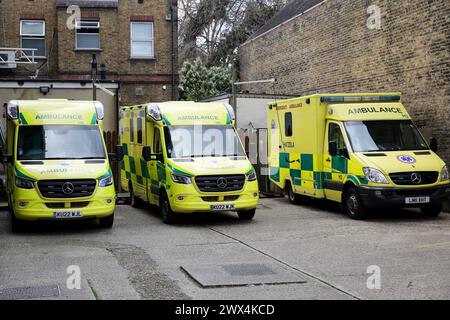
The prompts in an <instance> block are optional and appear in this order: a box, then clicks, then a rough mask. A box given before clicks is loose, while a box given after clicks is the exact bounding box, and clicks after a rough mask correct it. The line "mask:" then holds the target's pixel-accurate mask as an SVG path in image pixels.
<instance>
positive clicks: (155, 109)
mask: <svg viewBox="0 0 450 320" xmlns="http://www.w3.org/2000/svg"><path fill="white" fill-rule="evenodd" d="M147 114H148V115H149V116H150V117H152V118H153V119H155V120H156V121H160V120H161V119H162V117H161V110H159V106H158V105H157V104H155V103H150V104H148V105H147Z"/></svg>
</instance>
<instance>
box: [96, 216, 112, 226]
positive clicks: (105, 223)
mask: <svg viewBox="0 0 450 320" xmlns="http://www.w3.org/2000/svg"><path fill="white" fill-rule="evenodd" d="M98 223H99V225H100V228H104V229H111V228H112V226H113V224H114V213H113V214H111V215H109V216H107V217H104V218H99V219H98Z"/></svg>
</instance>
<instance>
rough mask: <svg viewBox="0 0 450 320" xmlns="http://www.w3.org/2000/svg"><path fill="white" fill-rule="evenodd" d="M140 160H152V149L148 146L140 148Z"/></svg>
mask: <svg viewBox="0 0 450 320" xmlns="http://www.w3.org/2000/svg"><path fill="white" fill-rule="evenodd" d="M142 158H143V159H144V160H145V161H150V160H152V149H151V148H150V147H149V146H145V147H144V148H142Z"/></svg>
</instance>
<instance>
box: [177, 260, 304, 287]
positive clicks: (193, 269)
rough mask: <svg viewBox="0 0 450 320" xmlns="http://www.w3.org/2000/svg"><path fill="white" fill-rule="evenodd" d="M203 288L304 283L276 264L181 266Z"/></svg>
mask: <svg viewBox="0 0 450 320" xmlns="http://www.w3.org/2000/svg"><path fill="white" fill-rule="evenodd" d="M181 270H183V271H184V272H186V273H187V274H188V275H189V276H190V277H191V278H192V279H194V280H195V281H196V282H198V283H199V284H200V285H201V286H202V287H203V288H214V287H235V286H246V285H261V284H288V283H305V282H306V281H305V279H303V278H302V277H301V276H300V275H299V274H298V273H297V272H295V271H294V270H290V269H287V268H285V267H283V266H280V265H278V264H267V263H234V264H220V265H189V266H181Z"/></svg>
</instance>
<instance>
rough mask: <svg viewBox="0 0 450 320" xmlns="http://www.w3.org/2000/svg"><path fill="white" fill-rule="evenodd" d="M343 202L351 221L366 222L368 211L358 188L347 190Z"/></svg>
mask: <svg viewBox="0 0 450 320" xmlns="http://www.w3.org/2000/svg"><path fill="white" fill-rule="evenodd" d="M343 200H344V201H343V205H344V210H345V211H346V213H347V214H348V216H349V217H350V218H351V219H354V220H364V218H365V217H366V214H367V209H366V208H365V207H364V204H363V203H362V201H361V198H360V196H359V193H358V190H357V189H356V188H354V187H350V188H349V189H347V190H346V191H345V193H344V199H343Z"/></svg>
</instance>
